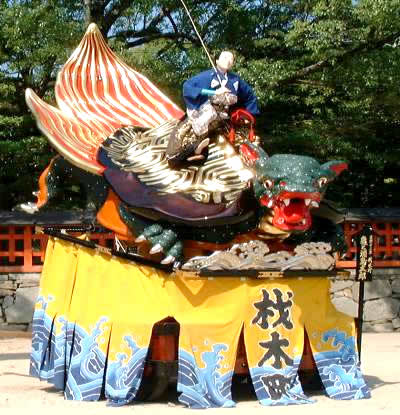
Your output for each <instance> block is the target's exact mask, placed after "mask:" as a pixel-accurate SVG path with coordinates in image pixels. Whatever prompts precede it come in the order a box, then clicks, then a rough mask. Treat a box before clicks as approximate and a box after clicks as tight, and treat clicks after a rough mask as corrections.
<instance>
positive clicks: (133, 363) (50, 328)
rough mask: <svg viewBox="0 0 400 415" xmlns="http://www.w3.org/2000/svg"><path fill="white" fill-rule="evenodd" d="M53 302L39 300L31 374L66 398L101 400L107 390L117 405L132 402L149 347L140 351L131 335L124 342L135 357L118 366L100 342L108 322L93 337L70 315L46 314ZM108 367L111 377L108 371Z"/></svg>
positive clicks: (97, 327)
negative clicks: (61, 392)
mask: <svg viewBox="0 0 400 415" xmlns="http://www.w3.org/2000/svg"><path fill="white" fill-rule="evenodd" d="M51 300H52V298H51V297H50V296H49V297H48V298H43V297H39V298H38V300H37V304H40V305H41V307H40V308H37V309H36V310H35V313H34V316H33V326H32V351H31V365H30V374H31V375H32V376H35V377H38V378H40V379H41V380H47V381H48V382H50V383H52V384H53V385H54V386H55V387H57V388H58V389H61V390H64V394H65V397H66V399H73V400H82V401H94V400H99V399H100V398H101V395H102V391H103V389H104V390H105V395H106V397H107V398H108V400H109V402H110V404H111V405H123V404H126V403H129V402H131V401H132V400H133V399H134V398H135V396H136V393H137V391H138V389H139V385H140V382H141V378H142V375H143V370H144V363H145V359H146V355H147V352H148V348H147V347H145V348H140V347H138V346H137V344H136V343H135V342H134V340H133V338H132V337H131V336H128V335H126V336H124V339H123V340H124V341H125V342H126V343H127V344H128V347H129V349H130V350H131V356H130V358H129V359H128V360H127V355H126V354H123V353H119V354H118V355H117V358H118V361H116V362H112V361H108V362H107V356H106V355H105V354H104V353H103V351H102V350H101V349H100V347H99V344H98V338H99V337H100V336H101V335H102V334H103V333H104V331H105V328H104V327H102V326H104V324H105V323H107V322H108V318H107V317H101V318H100V319H99V320H98V321H97V322H96V324H95V325H94V327H93V329H92V330H91V332H90V333H88V332H87V331H85V330H84V329H82V328H81V327H79V325H77V324H75V323H71V322H69V321H67V319H66V318H65V317H64V316H61V315H59V316H54V317H53V318H51V317H50V316H48V315H47V314H46V309H47V306H48V303H49V301H51ZM107 365H108V367H107V373H105V368H106V366H107Z"/></svg>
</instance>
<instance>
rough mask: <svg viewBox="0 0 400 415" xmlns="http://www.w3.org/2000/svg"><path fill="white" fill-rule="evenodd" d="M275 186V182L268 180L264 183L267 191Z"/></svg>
mask: <svg viewBox="0 0 400 415" xmlns="http://www.w3.org/2000/svg"><path fill="white" fill-rule="evenodd" d="M273 186H274V181H273V180H271V179H267V180H265V181H264V187H265V188H266V189H271V187H273Z"/></svg>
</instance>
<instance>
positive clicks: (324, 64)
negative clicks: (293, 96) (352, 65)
mask: <svg viewBox="0 0 400 415" xmlns="http://www.w3.org/2000/svg"><path fill="white" fill-rule="evenodd" d="M399 36H400V32H397V33H392V34H390V35H388V36H386V37H385V38H383V39H379V40H377V41H375V42H369V43H363V44H361V45H359V46H358V47H356V48H353V49H349V50H347V51H346V52H344V53H343V54H342V55H340V56H338V57H336V58H335V60H334V62H332V61H331V60H330V59H325V60H321V61H319V62H316V63H314V64H312V65H309V66H306V67H305V68H302V69H300V70H298V71H296V72H295V73H293V74H292V75H289V76H288V77H286V78H284V79H281V80H279V81H278V82H277V83H278V85H287V84H290V83H294V82H296V81H298V80H299V79H301V78H305V77H307V76H308V75H310V74H312V73H315V72H317V71H319V70H321V69H323V68H328V67H334V66H335V65H337V64H340V63H342V62H344V61H345V60H346V59H347V58H348V57H350V56H354V55H359V54H362V53H364V52H370V51H373V50H376V49H380V48H382V47H384V46H385V45H386V44H387V43H391V42H394V41H395V40H396V39H397V38H399Z"/></svg>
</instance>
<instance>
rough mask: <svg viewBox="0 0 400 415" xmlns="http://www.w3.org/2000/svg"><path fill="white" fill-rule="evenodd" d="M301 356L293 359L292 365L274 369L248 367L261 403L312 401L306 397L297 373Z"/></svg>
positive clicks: (295, 403) (303, 402)
mask: <svg viewBox="0 0 400 415" xmlns="http://www.w3.org/2000/svg"><path fill="white" fill-rule="evenodd" d="M300 359H301V357H299V356H297V357H295V358H294V359H293V366H287V367H285V368H282V369H274V368H273V367H272V366H261V367H253V368H250V376H251V379H252V382H253V386H254V390H255V392H256V395H257V398H258V400H259V401H260V403H261V405H266V406H275V405H300V404H306V403H313V402H314V401H313V400H312V399H309V398H307V397H306V395H305V394H304V392H303V388H302V387H301V383H300V380H299V377H298V374H297V370H298V367H299V364H300Z"/></svg>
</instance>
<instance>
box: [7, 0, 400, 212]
mask: <svg viewBox="0 0 400 415" xmlns="http://www.w3.org/2000/svg"><path fill="white" fill-rule="evenodd" d="M186 3H187V5H188V7H189V9H190V11H191V14H192V16H193V18H194V20H195V21H196V23H197V27H198V29H199V32H200V35H201V37H202V38H203V39H204V41H205V42H206V44H207V46H208V49H209V51H210V53H211V54H212V56H213V57H214V58H215V57H216V56H217V54H218V53H219V52H220V51H221V50H222V49H230V50H233V51H234V52H235V54H236V57H237V60H236V62H237V63H236V66H235V71H236V72H238V73H239V74H240V75H241V76H242V77H243V78H244V79H246V80H247V81H248V82H249V83H250V84H251V85H252V86H253V87H254V89H255V91H256V93H257V96H258V97H259V103H260V107H261V110H262V115H261V116H260V117H259V120H258V131H259V134H260V136H262V138H263V143H264V146H265V148H266V149H267V151H269V152H270V153H276V152H281V153H282V152H296V153H302V154H309V155H312V156H315V157H317V158H318V159H320V160H321V161H326V160H328V159H334V158H335V159H337V158H344V159H346V160H348V161H349V162H350V171H349V172H348V173H345V174H343V176H342V177H341V179H340V180H339V181H338V182H336V183H335V185H334V187H333V188H332V189H331V190H330V192H331V193H330V198H334V199H335V200H338V201H340V202H341V203H342V204H343V205H346V206H371V207H372V206H395V205H397V206H398V205H399V203H400V192H399V180H400V179H399V173H398V163H399V160H400V148H399V143H400V141H399V132H398V126H399V116H400V114H399V113H400V108H399V102H400V101H399V92H398V91H399V89H398V85H399V81H400V59H399V58H400V56H399V54H400V47H399V45H400V40H399V39H400V18H399V17H400V16H399V14H400V0H358V1H356V0H329V1H328V0H302V1H298V0H269V1H263V0H218V1H216V0H214V1H212V0H210V1H199V0H186ZM92 21H94V22H96V23H97V24H98V25H99V27H100V29H101V31H102V33H103V34H104V35H105V36H106V37H107V39H108V41H109V43H110V45H111V46H112V48H114V50H115V51H117V53H118V54H120V55H122V56H123V58H124V59H125V60H126V61H127V62H128V63H129V64H131V65H132V66H133V67H135V69H137V70H139V71H140V72H142V73H144V74H146V75H147V76H149V78H150V79H152V81H153V82H155V83H156V84H157V85H158V86H159V87H160V88H162V89H163V90H164V91H166V92H167V94H169V95H170V96H171V98H173V99H174V100H175V101H177V102H178V103H179V104H181V105H182V101H181V85H182V83H183V81H184V80H185V79H187V78H188V77H189V76H191V75H193V74H195V73H197V72H198V71H200V70H203V69H205V68H208V67H209V66H210V64H209V62H208V60H207V58H206V55H205V53H204V52H203V50H202V49H201V48H200V47H199V46H200V42H199V40H198V38H197V35H196V33H195V31H194V30H193V27H192V25H191V23H190V21H189V19H188V17H187V15H186V14H185V12H184V10H183V8H182V4H181V2H180V1H179V0H159V1H153V0H136V1H127V0H85V2H78V1H72V0H71V1H66V0H64V1H63V0H47V1H35V0H29V1H23V0H19V1H17V0H15V1H11V0H10V1H8V0H0V126H1V127H0V158H1V160H0V161H1V163H2V170H1V173H0V183H1V184H0V197H1V199H0V200H1V201H0V208H10V206H12V205H13V204H15V201H17V200H18V198H19V200H22V199H24V198H25V199H26V193H27V192H28V190H29V191H31V190H32V189H33V188H34V187H35V186H34V185H33V183H32V181H33V177H35V178H36V177H37V174H38V172H39V171H40V169H41V168H42V167H43V165H44V164H45V162H46V161H47V159H48V158H49V150H48V147H47V146H46V144H45V140H44V139H43V138H39V134H38V132H37V131H36V130H35V128H34V122H33V120H32V118H31V117H30V116H29V114H28V111H27V108H26V106H25V103H24V98H23V96H24V95H23V94H24V90H25V88H27V87H31V88H33V89H34V90H35V91H36V92H37V93H38V94H39V95H40V96H41V97H44V98H45V99H47V100H49V101H51V100H52V99H53V96H52V93H53V92H52V91H53V87H54V80H55V75H56V72H57V70H58V69H59V68H60V65H61V64H62V63H63V62H65V60H66V59H67V56H68V55H69V53H70V52H71V50H72V48H73V47H75V46H76V45H77V44H78V42H79V39H80V38H81V36H82V35H83V32H84V30H85V27H86V26H87V24H88V23H89V22H92ZM31 150H32V151H31ZM11 154H12V155H14V157H16V158H18V160H20V161H19V162H18V164H13V165H12V166H10V165H9V162H10V160H11V157H10V155H11ZM15 165H16V166H17V169H14V170H13V166H15ZM24 169H25V170H24ZM18 183H19V184H18ZM28 184H29V185H28ZM5 201H7V202H5Z"/></svg>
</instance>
